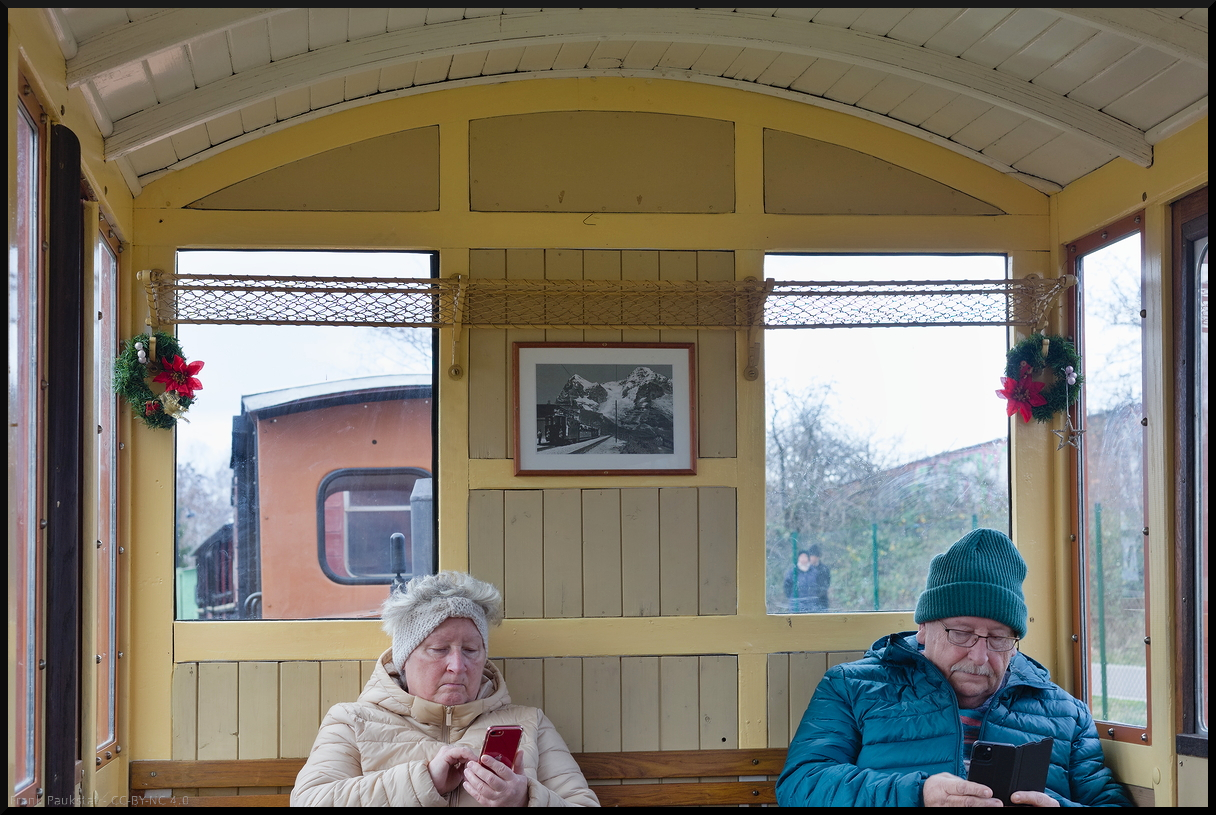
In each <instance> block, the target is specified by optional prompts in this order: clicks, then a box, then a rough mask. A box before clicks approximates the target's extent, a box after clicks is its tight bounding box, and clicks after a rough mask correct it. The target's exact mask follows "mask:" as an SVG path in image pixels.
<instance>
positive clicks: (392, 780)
mask: <svg viewBox="0 0 1216 815" xmlns="http://www.w3.org/2000/svg"><path fill="white" fill-rule="evenodd" d="M390 672H391V673H390ZM501 724H518V725H522V726H523V729H524V732H523V739H522V740H521V741H520V745H519V750H520V752H521V753H522V755H523V768H522V770H523V773H524V774H525V775H526V776H527V777H528V806H533V807H537V806H599V800H598V799H597V798H596V797H595V793H593V792H592V791H591V790H590V789H589V788H588V786H587V781H586V779H584V778H583V773H582V771H581V770H579V768H578V764H576V763H575V761H574V758H573V757H572V756H571V755H570V750H569V749H568V748H567V747H566V742H565V741H563V740H562V737H561V735H560V734H559V733H558V732H557V729H556V728H554V727H553V723H552V722H550V721H549V719H548V718H547V717H546V716H545V714H544V713H543V712H541V711H540V710H538V709H537V708H534V707H525V706H524V705H513V704H511V697H510V696H509V695H508V694H507V686H506V682H504V681H503V678H502V674H500V673H499V672H498V669H497V668H496V667H494V664H493V663H491V662H486V667H485V671H484V673H483V675H482V685H481V692H480V693H479V694H478V698H477V699H476V700H474V701H472V702H468V703H466V704H463V705H456V706H454V707H445V706H444V705H439V704H436V703H434V702H428V701H426V700H425V699H419V698H418V697H416V696H413V695H411V694H409V693H407V692H406V691H404V690H402V689H401V686H400V685H398V684H397V673H396V670H395V669H394V668H393V667H392V649H389V650H388V651H385V652H384V654H382V655H381V657H380V664H379V665H377V666H376V670H375V671H374V672H373V674H372V677H371V679H369V680H368V682H367V686H366V687H364V689H363V693H361V694H360V695H359V700H358V701H357V702H351V703H346V704H340V705H334V706H333V707H332V708H331V709H330V711H329V713H328V714H326V716H325V720H324V721H323V722H321V730H320V732H319V733H317V739H316V741H315V742H314V743H313V746H312V753H311V754H310V755H309V757H308V762H307V763H306V764H305V765H304V767H303V769H301V770H300V774H299V776H297V777H296V785H295V788H294V789H293V790H292V792H291V804H292V806H398V807H410V806H426V807H430V806H477V805H478V804H477V801H476V800H474V798H473V797H472V796H471V795H469V794H468V793H467V792H465V789H464V787H463V786H460V787H457V788H456V789H455V790H454V791H453V792H451V793H450V794H449V795H447V796H443V795H440V794H439V792H438V791H437V790H436V789H435V785H434V784H432V783H431V776H430V773H429V772H428V771H427V763H428V762H429V761H430V760H431V759H432V758H434V756H435V754H436V753H438V752H439V750H440V749H441V748H442V747H443V746H444V745H447V744H455V743H456V742H461V743H462V744H466V745H468V747H469V749H471V750H472V751H473V752H474V753H480V752H481V744H482V741H484V739H485V733H486V728H488V727H490V726H491V725H501Z"/></svg>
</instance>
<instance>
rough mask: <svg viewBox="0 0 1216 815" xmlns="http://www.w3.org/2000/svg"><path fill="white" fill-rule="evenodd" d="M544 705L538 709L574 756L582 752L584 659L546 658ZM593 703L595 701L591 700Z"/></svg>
mask: <svg viewBox="0 0 1216 815" xmlns="http://www.w3.org/2000/svg"><path fill="white" fill-rule="evenodd" d="M543 662H544V681H545V702H544V704H543V705H541V706H540V708H541V710H543V711H545V715H546V716H548V717H549V721H551V722H553V726H554V727H556V728H557V732H558V733H561V735H562V738H563V739H564V740H565V742H566V746H567V747H569V748H570V751H571V752H573V753H581V752H582V751H583V660H582V659H581V658H579V657H546V658H545V659H544V660H543ZM592 704H594V701H592Z"/></svg>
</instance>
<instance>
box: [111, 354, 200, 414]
mask: <svg viewBox="0 0 1216 815" xmlns="http://www.w3.org/2000/svg"><path fill="white" fill-rule="evenodd" d="M202 368H203V363H202V362H201V361H196V362H186V358H185V357H184V356H183V355H182V348H181V346H180V345H178V343H177V340H176V339H174V338H173V336H172V335H170V334H165V333H164V332H160V331H158V332H155V333H154V334H152V335H148V334H140V335H139V336H138V337H135V338H133V339H131V340H128V341H127V342H126V343H125V344H124V347H123V350H122V353H121V354H119V355H118V358H117V359H116V360H114V390H115V392H116V393H118V395H119V396H121V397H122V398H123V399H125V400H126V401H127V404H129V405H130V406H131V409H132V410H133V411H135V415H137V416H139V417H140V418H142V419H143V420H144V424H146V425H147V426H148V427H154V428H161V429H162V430H172V429H173V427H174V426H175V425H176V424H177V420H178V419H182V420H185V417H186V411H187V410H189V409H190V406H191V405H193V404H194V392H195V391H199V390H202V389H203V383H202V382H199V380H198V379H197V378H196V376H195V375H196V374H197V373H198V372H199V371H201V370H202ZM148 377H152V382H154V383H159V384H163V385H164V386H165V390H164V392H163V393H161V394H159V395H158V394H155V393H153V392H152V388H151V386H150V385H149V384H148Z"/></svg>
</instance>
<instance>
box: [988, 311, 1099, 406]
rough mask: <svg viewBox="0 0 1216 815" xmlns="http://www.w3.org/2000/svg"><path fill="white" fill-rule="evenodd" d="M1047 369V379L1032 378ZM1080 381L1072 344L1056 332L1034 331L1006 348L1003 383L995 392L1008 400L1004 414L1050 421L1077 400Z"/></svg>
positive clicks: (1078, 367)
mask: <svg viewBox="0 0 1216 815" xmlns="http://www.w3.org/2000/svg"><path fill="white" fill-rule="evenodd" d="M1044 349H1046V353H1044ZM1047 369H1050V370H1051V372H1052V380H1051V381H1050V382H1042V381H1039V380H1038V379H1036V377H1038V376H1039V375H1040V374H1041V373H1042V372H1043V371H1044V370H1047ZM1084 382H1085V377H1084V376H1082V375H1081V355H1080V354H1078V353H1077V349H1076V348H1074V347H1073V344H1072V343H1071V342H1069V341H1068V340H1067V339H1065V338H1064V337H1061V336H1059V335H1056V334H1052V335H1050V336H1045V335H1043V334H1042V333H1038V332H1036V333H1034V334H1031V335H1030V336H1029V337H1027V338H1026V339H1024V340H1022V341H1021V342H1019V343H1018V344H1017V345H1015V346H1013V347H1012V348H1010V349H1009V352H1008V353H1007V354H1006V358H1005V375H1004V376H1003V377H1001V383H1002V384H1003V385H1004V386H1005V387H1004V388H1003V389H1002V390H999V391H997V392H996V394H997V396H999V397H1001V398H1002V399H1006V400H1008V402H1009V404H1008V415H1010V416H1012V415H1013V414H1014V413H1020V414H1021V416H1022V420H1023V421H1026V422H1029V421H1030V417H1031V416H1033V417H1034V418H1035V420H1036V421H1040V422H1050V421H1051V420H1052V417H1054V416H1055V415H1056V414H1057V413H1059V412H1060V411H1062V410H1067V409H1068V407H1069V406H1071V405H1075V404H1076V403H1077V399H1078V398H1079V397H1080V395H1081V385H1082V384H1083V383H1084Z"/></svg>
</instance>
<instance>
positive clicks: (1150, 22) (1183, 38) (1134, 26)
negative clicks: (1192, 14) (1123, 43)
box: [1048, 8, 1208, 68]
mask: <svg viewBox="0 0 1216 815" xmlns="http://www.w3.org/2000/svg"><path fill="white" fill-rule="evenodd" d="M1048 11H1054V12H1055V13H1056V14H1062V15H1064V16H1065V17H1071V18H1072V19H1074V20H1077V21H1079V22H1082V23H1086V24H1088V25H1092V26H1094V27H1095V28H1100V29H1102V30H1103V31H1109V32H1111V33H1112V34H1118V35H1119V36H1121V37H1127V38H1128V39H1129V40H1132V41H1134V42H1138V43H1140V44H1141V45H1147V46H1148V47H1149V48H1155V49H1156V50H1158V51H1164V52H1165V53H1167V54H1171V55H1173V56H1175V57H1177V58H1178V59H1184V60H1186V61H1187V62H1193V63H1195V64H1196V65H1200V66H1202V67H1204V68H1206V67H1208V32H1207V31H1206V30H1205V29H1203V28H1200V27H1199V26H1197V25H1195V24H1194V23H1190V22H1187V21H1186V20H1184V19H1182V18H1181V17H1176V16H1174V15H1172V14H1169V13H1168V12H1166V11H1165V10H1163V9H1159V8H1053V9H1048Z"/></svg>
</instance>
